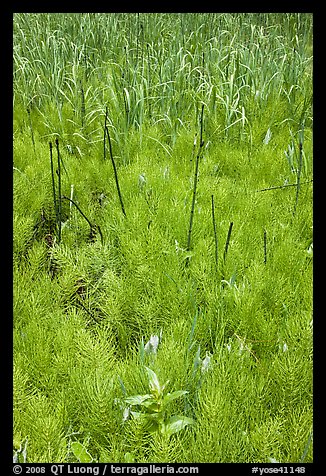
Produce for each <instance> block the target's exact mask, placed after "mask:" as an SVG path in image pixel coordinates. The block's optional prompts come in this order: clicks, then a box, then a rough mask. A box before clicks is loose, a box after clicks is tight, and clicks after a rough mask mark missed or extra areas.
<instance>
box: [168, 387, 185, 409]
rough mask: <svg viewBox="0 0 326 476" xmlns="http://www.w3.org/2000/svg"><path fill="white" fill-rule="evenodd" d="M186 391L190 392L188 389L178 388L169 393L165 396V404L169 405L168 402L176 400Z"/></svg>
mask: <svg viewBox="0 0 326 476" xmlns="http://www.w3.org/2000/svg"><path fill="white" fill-rule="evenodd" d="M186 393H188V391H187V390H176V391H175V392H172V393H167V394H166V395H165V397H164V398H163V405H167V404H168V403H170V402H172V400H175V399H176V398H179V397H181V396H182V395H185V394H186Z"/></svg>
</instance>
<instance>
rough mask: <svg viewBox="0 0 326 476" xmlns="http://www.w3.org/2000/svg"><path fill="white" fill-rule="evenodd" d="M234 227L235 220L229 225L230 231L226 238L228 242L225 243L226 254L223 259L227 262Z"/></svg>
mask: <svg viewBox="0 0 326 476" xmlns="http://www.w3.org/2000/svg"><path fill="white" fill-rule="evenodd" d="M232 227H233V221H231V223H230V226H229V231H228V236H227V238H226V243H225V249H224V255H223V261H224V263H225V260H226V255H227V252H228V249H229V243H230V239H231V233H232Z"/></svg>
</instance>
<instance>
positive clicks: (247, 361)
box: [13, 13, 313, 463]
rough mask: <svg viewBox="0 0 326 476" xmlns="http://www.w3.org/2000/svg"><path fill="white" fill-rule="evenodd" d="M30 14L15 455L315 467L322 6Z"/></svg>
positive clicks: (18, 217) (20, 30)
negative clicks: (317, 52) (318, 31)
mask: <svg viewBox="0 0 326 476" xmlns="http://www.w3.org/2000/svg"><path fill="white" fill-rule="evenodd" d="M13 27H14V50H13V55H14V118H13V129H14V164H13V165H14V171H13V178H14V197H13V200H14V217H13V218H14V220H13V227H14V246H13V274H14V309H13V310H14V458H15V460H16V461H19V462H23V461H26V462H35V463H39V462H83V461H84V462H85V461H86V460H90V459H92V460H93V461H104V462H108V461H110V462H137V463H149V462H171V463H173V462H185V463H191V462H257V463H258V462H261V463H266V462H267V463H268V462H270V461H272V460H276V461H279V462H284V463H286V462H300V461H303V460H304V461H305V462H311V461H312V444H311V443H312V250H313V242H312V15H310V14H304V13H280V14H272V13H257V14H256V13H251V14H249V13H220V14H212V13H211V14H207V13H180V14H179V13H173V14H170V13H151V14H148V13H139V14H133V13H107V14H106V13H99V14H95V13H85V14H81V13H79V14H56V13H38V14H35V13H28V14H27V13H17V14H15V15H14V22H13ZM113 40H114V41H113ZM266 58H268V61H266ZM203 110H204V111H205V114H204V119H203ZM203 140H204V142H203ZM49 143H51V144H57V145H56V147H57V148H55V147H53V150H52V154H53V157H52V161H51V157H50V160H49ZM107 147H109V148H110V150H107ZM55 149H56V150H55ZM108 152H109V153H110V154H111V161H110V160H106V159H107V153H108ZM117 190H118V193H117ZM122 197H123V202H122ZM121 210H122V212H123V213H121ZM189 212H191V224H190V226H189ZM223 254H224V259H223ZM221 258H222V259H221ZM146 368H147V369H150V370H147V371H146ZM167 381H169V384H168V387H167V389H164V391H163V388H162V386H161V383H162V382H167ZM149 383H150V388H149ZM155 389H156V390H158V389H160V390H161V394H159V393H157V394H155ZM168 392H171V393H168ZM133 396H134V397H133ZM135 396H137V398H136V397H135ZM177 397H178V398H177ZM164 399H165V400H164ZM163 401H164V402H165V403H164V411H161V407H160V409H159V411H158V406H157V405H161V404H162V402H163ZM127 404H128V405H127ZM128 406H130V408H129V409H128V410H126V407H127V408H128ZM127 411H128V412H130V414H129V416H132V412H133V413H134V414H136V418H127V413H126V412H127ZM137 415H138V417H137ZM144 415H146V417H145V419H144ZM134 416H135V415H134ZM181 417H182V418H181ZM155 418H156V420H157V422H156V423H157V424H156V427H155V431H152V432H151V431H149V428H148V425H147V426H146V422H147V423H148V420H153V421H155ZM190 423H191V424H190ZM154 426H155V425H154ZM176 430H180V431H176Z"/></svg>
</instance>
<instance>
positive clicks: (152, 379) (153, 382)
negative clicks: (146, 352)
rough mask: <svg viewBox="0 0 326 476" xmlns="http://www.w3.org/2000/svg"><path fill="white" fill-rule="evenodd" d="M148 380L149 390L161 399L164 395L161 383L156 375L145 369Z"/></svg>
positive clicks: (147, 368)
mask: <svg viewBox="0 0 326 476" xmlns="http://www.w3.org/2000/svg"><path fill="white" fill-rule="evenodd" d="M145 369H146V371H147V374H148V378H149V388H150V389H151V391H152V392H153V394H154V395H155V396H157V397H159V396H160V395H161V393H162V389H161V385H160V382H159V381H158V378H157V375H156V373H155V372H154V371H153V370H151V369H150V368H149V367H145Z"/></svg>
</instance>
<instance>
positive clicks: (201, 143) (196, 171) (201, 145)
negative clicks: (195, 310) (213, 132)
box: [187, 104, 204, 251]
mask: <svg viewBox="0 0 326 476" xmlns="http://www.w3.org/2000/svg"><path fill="white" fill-rule="evenodd" d="M203 115H204V104H202V108H201V118H200V143H199V149H198V154H197V158H196V168H195V178H194V189H193V194H192V204H191V211H190V223H189V231H188V243H187V251H190V247H191V234H192V226H193V219H194V210H195V201H196V192H197V182H198V166H199V158H200V155H201V151H202V148H203V145H204V143H203V140H202V139H203Z"/></svg>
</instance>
